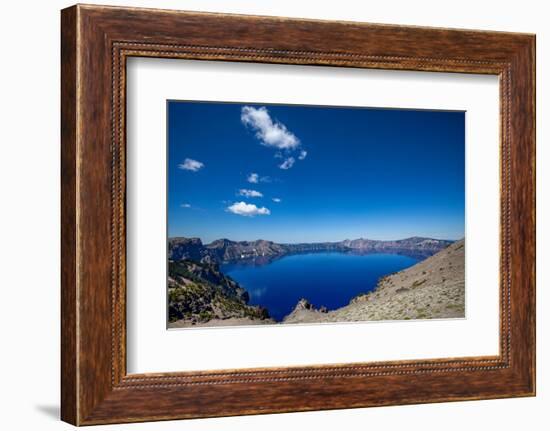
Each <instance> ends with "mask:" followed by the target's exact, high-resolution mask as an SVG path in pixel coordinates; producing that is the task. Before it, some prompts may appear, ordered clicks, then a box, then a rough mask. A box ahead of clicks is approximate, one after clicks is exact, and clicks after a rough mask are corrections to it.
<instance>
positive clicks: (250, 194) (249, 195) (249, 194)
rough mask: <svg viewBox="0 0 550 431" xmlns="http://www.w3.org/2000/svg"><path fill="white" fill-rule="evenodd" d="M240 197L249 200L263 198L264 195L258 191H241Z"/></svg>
mask: <svg viewBox="0 0 550 431" xmlns="http://www.w3.org/2000/svg"><path fill="white" fill-rule="evenodd" d="M239 196H245V197H247V198H261V197H263V196H264V195H263V194H262V193H260V192H259V191H257V190H250V189H240V190H239Z"/></svg>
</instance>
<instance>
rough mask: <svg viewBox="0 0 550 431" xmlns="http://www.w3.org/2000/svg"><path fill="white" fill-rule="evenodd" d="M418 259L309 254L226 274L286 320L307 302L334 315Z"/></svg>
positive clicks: (231, 267) (236, 266)
mask: <svg viewBox="0 0 550 431" xmlns="http://www.w3.org/2000/svg"><path fill="white" fill-rule="evenodd" d="M417 262H418V259H417V258H414V257H409V256H403V255H398V254H350V253H337V252H327V253H308V254H295V255H290V256H285V257H283V258H281V259H278V260H275V261H272V262H270V263H267V264H258V262H254V261H249V262H237V263H231V264H224V265H222V266H221V270H222V271H223V272H224V274H226V275H229V276H230V277H231V278H233V279H234V280H235V281H237V282H238V283H239V284H240V285H241V286H242V287H244V288H245V289H246V290H247V291H248V293H249V294H250V302H249V303H250V304H252V305H262V306H264V307H266V308H267V309H268V310H269V314H270V316H271V317H272V318H274V319H275V320H277V321H280V320H282V319H283V317H285V316H286V315H287V314H289V313H290V312H291V311H292V310H293V309H294V307H295V305H296V303H297V302H298V301H299V300H300V299H301V298H306V299H308V300H309V302H311V303H312V304H313V305H314V306H315V307H316V308H318V307H320V306H322V305H324V306H325V307H327V308H328V309H329V310H334V309H336V308H339V307H342V306H344V305H347V304H348V303H349V301H350V299H352V298H353V297H355V296H357V295H358V294H360V293H367V292H370V291H371V290H372V289H374V288H375V287H376V283H377V281H378V279H379V278H380V277H383V276H385V275H388V274H391V273H393V272H396V271H401V270H402V269H405V268H408V267H409V266H412V265H414V264H415V263H417Z"/></svg>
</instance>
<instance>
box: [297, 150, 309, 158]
mask: <svg viewBox="0 0 550 431" xmlns="http://www.w3.org/2000/svg"><path fill="white" fill-rule="evenodd" d="M306 157H307V151H306V150H302V151H300V154H299V155H298V159H299V160H304V159H305V158H306Z"/></svg>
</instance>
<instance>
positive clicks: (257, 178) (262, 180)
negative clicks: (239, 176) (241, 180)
mask: <svg viewBox="0 0 550 431" xmlns="http://www.w3.org/2000/svg"><path fill="white" fill-rule="evenodd" d="M246 181H248V182H249V183H252V184H258V183H270V182H271V181H272V179H271V177H268V176H265V177H260V176H259V175H258V174H257V173H255V172H252V173H251V174H248V176H247V177H246Z"/></svg>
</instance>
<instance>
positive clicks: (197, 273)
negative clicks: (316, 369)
mask: <svg viewBox="0 0 550 431" xmlns="http://www.w3.org/2000/svg"><path fill="white" fill-rule="evenodd" d="M248 300H249V297H248V293H247V292H246V290H244V289H243V288H242V287H240V286H239V285H238V284H237V283H236V282H235V281H234V280H233V279H231V278H230V277H228V276H226V275H224V274H222V273H221V272H220V270H219V268H218V266H217V265H216V264H213V263H205V262H196V261H192V260H180V261H170V262H169V268H168V320H169V325H168V326H169V327H171V328H174V327H186V326H193V325H207V324H210V325H211V324H212V323H216V326H221V325H222V324H220V322H223V321H225V320H234V319H237V320H239V321H240V322H241V323H240V324H243V325H244V324H247V323H246V322H249V323H250V324H253V323H273V321H272V320H271V319H269V314H268V312H267V310H266V309H265V308H262V307H256V306H251V305H248Z"/></svg>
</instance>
